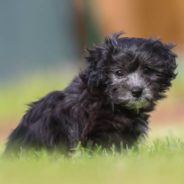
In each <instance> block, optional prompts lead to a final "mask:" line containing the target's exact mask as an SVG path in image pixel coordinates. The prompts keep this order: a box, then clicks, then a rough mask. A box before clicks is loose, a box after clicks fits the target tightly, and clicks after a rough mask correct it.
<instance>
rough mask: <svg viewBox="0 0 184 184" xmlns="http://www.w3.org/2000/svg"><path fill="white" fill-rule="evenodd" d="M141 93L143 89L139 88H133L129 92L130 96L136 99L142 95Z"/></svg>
mask: <svg viewBox="0 0 184 184" xmlns="http://www.w3.org/2000/svg"><path fill="white" fill-rule="evenodd" d="M142 91H143V88H141V87H134V88H132V90H131V92H132V96H133V97H136V98H138V97H140V96H141V95H142Z"/></svg>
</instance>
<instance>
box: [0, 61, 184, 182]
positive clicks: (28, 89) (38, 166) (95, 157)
mask: <svg viewBox="0 0 184 184" xmlns="http://www.w3.org/2000/svg"><path fill="white" fill-rule="evenodd" d="M183 72H184V65H179V68H178V73H179V75H178V77H177V79H176V80H175V81H174V85H173V88H172V90H171V91H170V96H171V98H172V100H175V99H179V100H178V101H181V99H180V98H182V97H183V94H184V85H183V81H184V79H183V76H182V73H183ZM72 76H73V74H71V73H68V72H67V71H65V72H62V74H60V73H59V74H55V73H54V72H53V73H49V74H47V75H43V74H35V75H34V77H33V76H26V78H24V79H20V80H18V81H16V82H12V83H9V84H6V85H3V86H4V87H2V85H1V90H0V101H1V103H0V130H1V129H3V126H10V125H9V124H6V123H7V122H9V120H10V122H13V123H17V119H19V118H20V117H21V116H22V114H23V112H24V111H25V110H26V108H27V107H26V104H27V103H29V102H31V101H34V100H36V99H37V98H39V97H41V96H43V95H45V94H46V93H48V92H49V91H51V90H57V89H63V88H64V87H65V86H66V85H67V83H68V82H69V81H70V80H71V79H72ZM182 99H183V98H182ZM172 103H173V101H172ZM4 120H5V121H4ZM11 126H12V124H11ZM11 126H10V127H11ZM12 127H13V126H12ZM0 132H1V131H0ZM153 132H154V133H153V134H151V135H150V137H149V138H148V139H147V141H146V142H145V143H144V144H140V145H138V149H137V148H132V149H129V150H124V151H123V152H122V153H117V152H115V151H113V150H112V151H111V153H110V152H107V151H104V150H100V149H99V150H96V151H94V152H93V153H92V154H91V153H90V152H89V150H83V149H78V150H77V151H76V152H75V154H73V155H72V156H71V157H70V158H66V157H64V156H63V155H62V154H60V153H55V154H52V155H50V154H48V153H47V152H45V151H44V150H42V151H41V152H35V151H32V152H30V154H29V156H28V155H27V156H26V155H25V154H23V153H22V154H21V155H20V157H18V158H14V159H8V158H4V157H2V156H0V184H33V183H34V184H37V183H39V184H41V183H44V184H50V183H53V184H57V183H58V184H73V183H75V184H122V183H123V184H124V183H125V184H133V183H141V184H155V183H161V184H165V183H167V184H183V183H184V174H183V173H184V136H183V135H184V134H183V129H179V130H178V129H177V131H176V132H175V133H174V134H168V130H164V132H162V131H161V129H158V130H153ZM3 150H4V144H3V143H1V144H0V153H2V152H3Z"/></svg>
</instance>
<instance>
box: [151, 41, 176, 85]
mask: <svg viewBox="0 0 184 184" xmlns="http://www.w3.org/2000/svg"><path fill="white" fill-rule="evenodd" d="M174 47H175V45H174V44H171V43H169V44H165V43H162V42H161V41H160V40H154V43H153V52H154V53H157V54H159V55H160V56H161V58H162V60H160V62H159V63H158V64H159V65H162V68H164V71H163V72H164V74H165V77H166V78H165V84H166V85H165V86H170V84H171V80H173V79H174V78H175V77H176V73H175V70H176V67H177V65H176V57H177V55H176V54H175V53H174V52H173V51H172V49H173V48H174ZM161 61H162V62H161Z"/></svg>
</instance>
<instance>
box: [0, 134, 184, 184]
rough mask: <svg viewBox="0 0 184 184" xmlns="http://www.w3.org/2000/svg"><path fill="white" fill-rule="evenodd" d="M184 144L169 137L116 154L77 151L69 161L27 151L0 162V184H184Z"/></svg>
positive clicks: (65, 158)
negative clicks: (27, 152)
mask: <svg viewBox="0 0 184 184" xmlns="http://www.w3.org/2000/svg"><path fill="white" fill-rule="evenodd" d="M183 155H184V142H183V141H182V140H181V138H177V137H172V136H168V137H165V138H162V139H161V138H157V139H154V140H151V141H148V142H146V143H145V144H140V145H138V146H137V147H134V148H132V149H129V150H124V151H122V152H121V153H117V152H115V151H114V149H112V150H111V151H110V152H109V151H105V150H102V149H100V148H99V149H97V150H95V151H93V152H91V151H89V150H84V149H81V148H78V149H77V150H76V152H75V153H74V154H73V155H71V156H70V157H66V156H63V155H62V154H61V153H58V152H56V153H53V154H48V153H47V152H45V151H44V150H42V151H40V152H36V151H30V152H29V154H28V155H26V154H23V153H22V154H21V155H19V157H18V158H11V159H8V158H2V157H1V158H0V183H3V184H11V183H12V184H21V183H23V184H32V183H34V184H37V183H44V184H47V183H48V184H50V183H54V184H57V183H58V184H62V183H64V184H65V183H66V184H70V183H71V184H72V183H75V184H78V183H79V184H83V183H84V184H86V183H87V184H102V183H104V184H112V183H113V184H116V183H117V184H120V183H126V184H129V183H137V182H139V183H141V184H148V183H149V184H152V183H153V184H155V183H167V184H173V183H177V184H180V183H181V184H183V183H184V175H183V171H184V164H183V162H184V158H183Z"/></svg>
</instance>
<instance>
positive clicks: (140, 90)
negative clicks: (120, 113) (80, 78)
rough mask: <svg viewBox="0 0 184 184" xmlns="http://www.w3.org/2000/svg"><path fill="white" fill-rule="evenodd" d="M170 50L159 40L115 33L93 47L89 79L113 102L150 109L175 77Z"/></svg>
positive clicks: (173, 58) (173, 62)
mask: <svg viewBox="0 0 184 184" xmlns="http://www.w3.org/2000/svg"><path fill="white" fill-rule="evenodd" d="M102 46H103V47H102ZM100 49H101V53H100V52H99V51H100ZM170 49H171V48H170V46H168V45H164V44H162V43H161V42H160V41H159V40H151V39H140V38H119V35H115V36H114V37H111V38H109V39H106V41H105V42H104V43H103V44H102V45H101V47H98V48H97V49H96V50H93V56H94V53H95V54H96V62H95V64H94V63H93V65H92V66H93V67H94V68H93V69H92V70H93V71H92V72H91V74H92V76H93V77H92V78H93V79H94V80H96V82H97V83H98V84H96V85H97V86H98V87H100V88H101V89H102V88H103V90H104V93H105V94H106V95H107V96H108V98H109V100H110V102H111V103H112V104H117V105H121V106H124V107H126V108H127V109H134V110H136V111H138V110H140V109H149V107H150V106H152V105H153V104H154V102H155V101H156V100H158V99H160V98H162V97H164V92H165V91H166V90H167V89H168V87H169V86H170V85H171V80H172V79H174V78H175V74H174V70H175V68H176V63H175V57H176V56H175V55H174V54H173V53H172V52H171V51H170ZM97 56H98V58H97ZM91 59H92V58H91ZM93 60H95V58H93ZM94 76H96V77H94Z"/></svg>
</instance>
